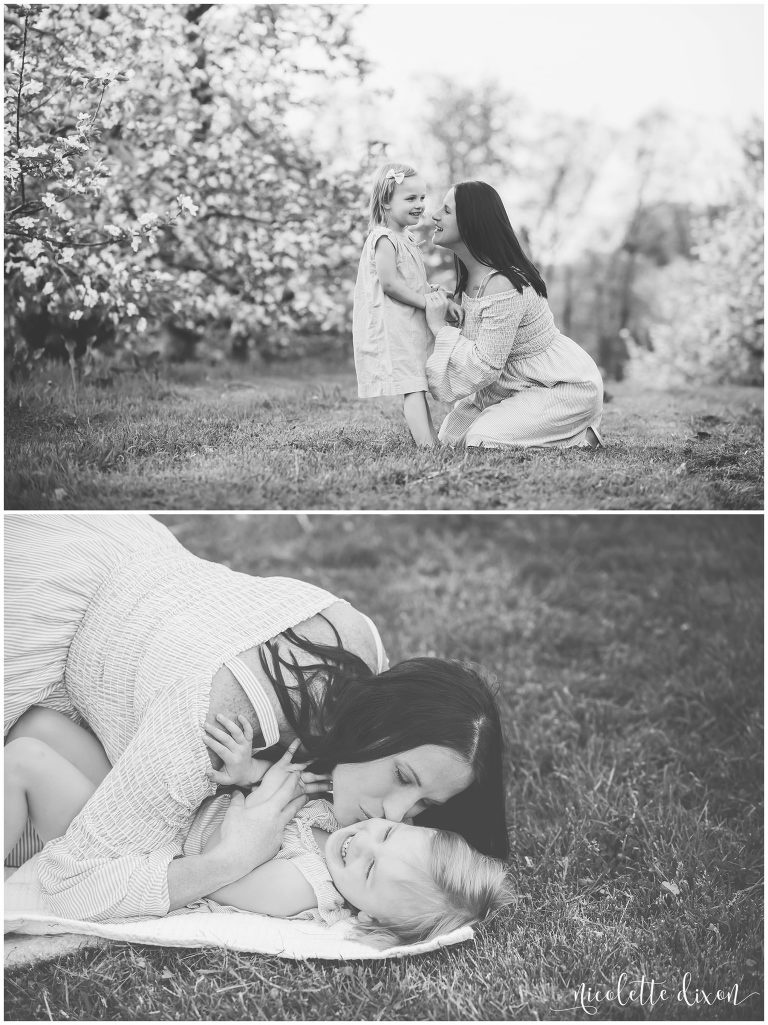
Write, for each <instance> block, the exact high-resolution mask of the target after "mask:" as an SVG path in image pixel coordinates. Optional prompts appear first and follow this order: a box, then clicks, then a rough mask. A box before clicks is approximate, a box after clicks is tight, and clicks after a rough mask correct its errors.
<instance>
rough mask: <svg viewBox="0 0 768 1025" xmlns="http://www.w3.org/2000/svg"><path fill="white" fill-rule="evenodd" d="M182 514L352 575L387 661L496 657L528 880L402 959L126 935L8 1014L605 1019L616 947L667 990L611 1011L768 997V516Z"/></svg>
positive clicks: (48, 974)
mask: <svg viewBox="0 0 768 1025" xmlns="http://www.w3.org/2000/svg"><path fill="white" fill-rule="evenodd" d="M165 520H166V522H168V524H169V525H170V526H171V527H172V529H173V530H174V531H175V532H176V534H177V536H178V537H179V538H180V540H181V541H182V542H183V543H184V544H186V545H187V546H188V547H189V548H191V549H192V550H193V551H195V552H197V553H198V554H200V555H202V556H204V557H206V558H213V559H219V560H221V561H224V562H226V563H228V564H229V565H235V566H236V567H237V568H240V569H244V570H247V571H251V572H258V573H266V574H283V575H296V576H300V577H303V578H305V579H307V580H310V581H312V582H316V583H321V584H323V585H324V586H326V587H328V588H329V589H331V590H332V591H333V592H334V593H336V594H339V595H340V596H345V597H347V598H349V599H350V600H351V601H353V602H354V603H355V604H356V605H357V606H358V607H359V608H360V609H362V610H364V611H366V612H367V613H369V614H370V615H372V616H373V617H374V618H375V619H376V621H377V622H378V624H379V626H380V628H381V630H382V633H383V636H384V639H385V643H386V645H387V648H388V651H389V654H390V657H391V658H392V660H393V661H395V660H398V659H400V658H403V657H406V656H408V655H413V654H417V653H430V654H435V653H439V654H441V655H445V656H448V657H467V658H471V659H474V660H477V661H480V662H482V663H483V664H484V665H485V666H486V667H488V669H489V670H491V671H492V672H494V673H495V675H496V677H497V680H498V685H499V693H500V705H501V710H502V717H503V722H504V731H505V737H506V766H507V772H508V788H507V793H508V817H509V827H510V838H511V843H512V857H511V861H510V872H511V875H512V878H513V880H514V882H515V886H516V891H517V893H518V894H519V897H518V902H517V906H516V907H514V908H512V909H510V910H509V911H508V912H505V913H504V914H503V915H501V916H499V917H498V918H497V919H496V920H495V921H493V922H491V923H490V924H488V925H486V926H484V927H482V928H481V929H480V930H479V932H478V936H477V939H476V941H475V942H473V943H471V944H466V945H462V946H461V947H457V948H453V949H450V950H446V951H444V952H441V953H439V954H432V955H427V956H423V957H417V958H413V959H408V960H405V961H401V962H385V963H377V962H363V963H359V964H354V965H346V966H345V965H341V964H334V963H321V962H307V963H291V962H283V961H280V960H279V959H277V958H272V957H264V956H259V955H243V954H234V953H227V952H225V951H221V950H165V949H161V948H153V947H129V946H124V945H120V944H115V943H110V944H108V945H107V946H106V947H104V948H101V949H97V950H95V951H94V950H90V951H80V952H76V953H73V954H72V955H70V956H68V957H62V958H60V959H59V960H57V961H54V962H50V963H47V964H44V965H36V966H34V967H33V968H29V969H18V970H12V971H9V972H6V980H5V987H6V992H5V1018H6V1020H18V1019H27V1020H30V1019H31V1020H42V1019H47V1018H49V1017H50V1018H52V1019H53V1020H71V1019H75V1020H83V1019H87V1020H99V1021H114V1020H136V1019H141V1020H164V1021H165V1020H171V1021H185V1020H192V1021H197V1020H215V1021H225V1020H264V1019H267V1020H289V1021H298V1020H313V1021H314V1020H333V1021H342V1020H343V1021H353V1020H363V1021H365V1020H416V1021H419V1020H453V1021H460V1020H509V1019H513V1020H525V1019H538V1020H570V1019H576V1020H581V1021H587V1020H590V1017H591V1016H588V1015H587V1014H585V1013H584V1012H583V1011H582V1010H581V1009H580V1008H579V1007H578V999H577V994H578V991H579V987H580V986H582V984H584V985H585V986H590V987H592V988H593V989H594V987H603V989H605V988H606V987H608V986H609V985H612V986H615V984H616V983H617V981H618V978H619V976H620V974H621V973H622V972H626V973H627V974H628V976H629V978H630V979H639V978H640V977H641V976H642V975H643V974H644V975H645V977H646V980H651V979H653V980H654V982H655V984H656V987H657V989H656V992H657V994H658V987H660V986H664V987H666V988H667V991H668V996H667V998H666V999H665V1000H664V1001H662V1002H657V1003H656V1005H655V1006H654V1007H653V1008H651V1007H649V1006H648V1004H647V1002H646V1003H645V1004H644V1005H643V1006H641V1005H640V1004H639V1002H638V1000H637V999H636V1000H635V1001H634V1002H632V1003H630V1004H628V1005H627V1006H623V1007H622V1006H620V1005H619V1004H618V1002H617V1001H616V1000H615V999H614V1000H606V1001H604V1002H600V1003H598V1004H597V1005H596V1007H597V1013H596V1014H595V1015H594V1017H596V1018H598V1019H601V1020H609V1019H610V1020H615V1019H625V1020H629V1019H644V1018H647V1019H656V1020H665V1019H678V1020H682V1019H688V1020H691V1019H694V1020H699V1019H701V1020H706V1019H708V1020H725V1019H732V1020H742V1021H743V1020H759V1019H762V1016H763V1004H762V986H763V980H762V965H763V956H762V932H763V918H762V892H761V881H762V864H763V846H762V845H763V813H762V781H763V768H762V735H761V726H762V711H763V693H762V680H763V666H762V651H763V646H762V623H763V610H762V562H763V560H762V534H763V523H762V516H758V515H755V516H739V515H730V516H726V515H721V516H714V517H703V516H653V517H648V516H630V515H623V516H612V515H608V516H600V517H598V516H557V515H556V516H526V515H520V516H503V515H502V516H494V515H491V516H482V517H481V516H461V515H438V516H431V517H424V516H418V515H399V516H384V517H381V516H377V517H371V516H363V515H354V514H340V515H338V516H323V515H316V516H311V517H304V516H287V515H283V516H229V517H220V518H215V519H213V520H211V519H210V518H209V517H200V516H190V515H186V516H185V515H177V516H169V517H166V518H165ZM686 972H688V973H690V984H689V987H688V993H689V998H690V999H693V996H694V994H695V992H696V991H699V993H700V994H701V993H702V992H705V993H706V994H707V995H708V996H709V997H710V998H712V999H713V1000H714V1003H712V1004H711V1005H707V1004H706V1003H703V1002H700V1003H699V1004H698V1005H696V1006H693V1007H688V1006H686V1004H685V1003H682V1002H678V1001H677V1000H676V999H675V996H676V994H677V992H678V991H679V989H680V987H681V986H682V984H683V978H684V975H685V973H686ZM734 985H738V987H739V991H738V999H739V1000H741V1001H743V1002H742V1003H740V1005H739V1006H734V1004H733V1003H728V1002H724V1001H722V1000H720V1001H718V1000H717V999H716V997H715V994H716V991H717V990H718V989H721V990H726V989H730V987H732V986H734ZM751 993H752V994H755V995H753V996H749V994H751Z"/></svg>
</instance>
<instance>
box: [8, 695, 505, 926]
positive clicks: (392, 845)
mask: <svg viewBox="0 0 768 1025" xmlns="http://www.w3.org/2000/svg"><path fill="white" fill-rule="evenodd" d="M47 714H48V716H58V715H59V713H56V712H47ZM61 719H62V720H63V723H64V722H65V723H66V726H65V727H64V728H65V730H66V731H67V733H68V734H71V731H73V730H79V731H80V732H81V733H82V735H83V740H82V744H83V748H84V749H89V748H94V745H95V746H96V747H100V745H98V741H97V740H96V739H95V738H94V737H93V735H92V734H90V733H88V732H87V731H85V730H81V729H80V727H78V726H75V725H74V724H73V723H72V722H71V720H68V719H66V718H65V717H64V716H61ZM218 721H219V725H220V726H221V727H225V728H224V729H221V728H215V727H208V726H207V727H206V728H207V729H208V732H209V736H208V737H206V738H205V742H206V744H207V745H208V747H209V748H211V750H213V751H215V752H216V753H218V754H219V755H220V757H221V758H222V760H223V762H224V765H223V768H222V770H220V771H215V770H211V773H210V775H211V778H212V779H213V780H216V781H225V782H227V783H235V784H242V785H246V786H247V785H249V784H251V783H253V782H255V781H256V780H261V781H262V782H264V781H266V779H267V777H269V783H270V788H272V787H273V786H274V785H276V784H277V783H278V782H279V781H280V779H281V778H285V776H286V774H293V776H294V777H295V779H296V781H297V783H298V782H299V780H300V779H304V780H308V781H309V782H308V783H303V784H302V789H307V790H308V789H315V788H316V787H317V786H319V785H320V784H319V783H316V782H315V781H316V780H319V779H320V777H315V776H314V775H313V774H312V773H306V772H302V770H303V769H304V766H303V765H301V764H299V765H296V764H293V765H292V764H290V763H289V759H290V757H291V755H292V753H293V751H295V749H296V747H297V745H298V742H295V743H294V744H293V745H291V748H289V750H288V752H287V755H286V756H284V757H283V758H282V759H281V760H280V761H279V762H277V763H276V764H274V765H271V766H270V765H269V763H266V762H264V761H261V760H257V759H254V758H253V757H252V755H251V741H252V737H253V733H252V730H251V728H250V724H249V723H248V721H247V720H246V719H244V718H241V725H240V726H239V725H238V724H236V723H234V722H233V721H231V720H229V719H227V718H225V717H222V716H220V717H219V720H218ZM63 723H62V725H63ZM46 736H47V737H48V739H52V736H53V734H52V733H51V731H50V729H48V731H47V733H46ZM72 750H74V749H72ZM102 754H103V752H102ZM80 757H81V752H80V751H79V752H78V754H77V758H78V760H79V759H80ZM100 758H101V755H100V754H98V753H97V756H96V762H97V763H98V760H99V759H100ZM92 775H93V773H92ZM95 789H96V782H94V781H93V780H91V779H89V778H88V776H86V775H85V774H84V773H83V772H81V771H80V770H79V769H78V768H77V767H76V765H75V764H73V762H72V761H69V760H68V759H67V758H66V757H64V755H62V754H61V753H60V752H58V751H56V750H54V749H53V747H52V746H50V745H49V744H46V743H45V742H44V741H42V740H40V739H39V737H31V736H23V735H21V736H20V735H19V732H17V733H16V736H15V738H14V739H13V740H11V742H10V743H9V744H8V745H7V747H6V748H5V809H6V810H5V848H6V852H7V851H8V850H9V849H10V847H12V846H13V844H14V843H15V841H16V839H17V837H18V835H19V834H20V832H21V830H22V828H23V827H24V824H25V822H26V819H27V816H28V817H29V818H30V819H31V821H32V823H33V825H34V826H35V828H36V829H37V831H38V832H39V833H40V835H41V838H42V839H43V840H44V841H47V840H50V839H52V838H53V836H58V835H61V834H62V833H63V832H64V831H65V830H66V828H67V826H68V825H69V822H71V820H72V819H73V818H74V817H75V815H77V814H78V812H79V811H80V809H81V808H82V807H83V805H84V804H85V802H86V801H87V800H88V798H89V797H90V795H91V793H93V791H94V790H95ZM229 801H230V795H229V794H226V793H224V794H218V795H216V796H215V797H210V798H208V799H207V800H206V801H204V802H203V804H202V805H201V807H200V809H199V810H198V812H197V814H196V816H195V819H194V821H193V823H192V826H191V828H190V831H189V833H188V835H187V837H186V840H185V842H184V854H185V855H194V854H201V853H203V852H204V851H205V850H208V849H210V848H212V847H215V846H216V844H217V843H218V840H219V832H220V828H221V823H222V821H223V819H224V816H225V815H226V812H227V808H228V807H229ZM510 900H511V897H510V893H509V890H508V886H507V883H506V880H505V872H504V866H503V864H502V863H501V862H500V861H496V860H494V859H492V858H488V857H486V856H485V855H482V854H479V853H478V852H476V851H474V850H473V849H472V848H471V847H470V846H469V844H467V843H466V841H464V840H463V839H462V838H461V837H460V836H458V835H457V834H454V833H448V832H443V831H439V830H434V829H423V828H421V827H417V826H412V825H409V824H407V823H396V822H389V821H387V820H386V819H368V820H366V821H364V822H357V823H354V824H353V825H351V826H346V827H344V828H341V829H340V828H339V825H338V822H337V821H336V819H335V817H334V815H333V807H332V805H331V804H330V803H329V802H328V801H325V800H313V801H309V802H308V803H307V804H306V805H305V806H304V807H303V808H302V809H301V810H300V811H299V812H298V814H297V815H296V816H295V817H294V819H293V820H292V821H291V822H290V823H289V824H288V826H287V827H286V829H285V832H284V834H283V841H282V845H281V848H280V851H279V852H278V854H277V856H276V857H275V858H274V859H273V860H272V861H269V862H267V863H266V864H264V865H260V866H259V867H258V868H256V869H254V870H253V871H251V872H249V873H248V874H247V875H246V876H244V877H243V878H242V879H239V880H237V881H236V882H234V883H230V884H229V885H227V886H224V887H222V888H221V889H219V890H217V891H215V892H214V893H212V894H210V895H209V896H208V897H206V898H204V899H203V900H201V901H197V902H195V903H194V904H191V905H189V907H190V908H192V909H194V910H200V909H203V908H205V909H208V910H210V911H216V912H219V911H224V912H227V911H228V912H233V911H250V912H256V913H260V914H268V915H274V916H277V917H281V918H291V917H296V918H314V919H317V920H319V921H323V922H326V923H328V924H332V923H334V922H336V921H340V920H341V919H344V918H349V917H352V915H353V913H354V912H355V911H356V912H357V926H358V929H359V930H360V931H362V932H364V933H366V934H367V935H368V937H369V939H370V940H372V941H373V942H375V943H380V944H385V945H390V944H391V943H393V942H401V943H402V942H405V943H411V942H417V941H419V940H425V939H429V938H431V937H433V936H437V935H440V934H441V933H444V932H447V931H449V930H451V929H455V928H457V927H458V926H460V925H463V924H467V923H470V922H474V921H479V920H481V919H483V918H485V917H486V916H487V915H488V914H489V913H490V912H492V911H494V910H495V909H497V908H499V907H501V906H503V905H505V904H508V903H509V902H510Z"/></svg>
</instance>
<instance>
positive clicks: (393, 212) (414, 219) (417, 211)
mask: <svg viewBox="0 0 768 1025" xmlns="http://www.w3.org/2000/svg"><path fill="white" fill-rule="evenodd" d="M426 196H427V193H426V189H425V187H424V182H423V181H422V180H421V178H420V177H419V176H418V175H417V174H414V175H412V176H411V177H410V178H404V179H403V183H402V185H395V191H394V192H393V193H392V198H391V199H390V201H389V202H388V203H383V204H382V205H383V207H384V209H385V210H386V212H387V221H388V223H389V224H391V225H393V226H396V227H400V228H406V227H411V228H412V227H415V226H416V225H417V224H418V223H419V221H420V220H421V217H422V214H423V213H424V200H425V199H426Z"/></svg>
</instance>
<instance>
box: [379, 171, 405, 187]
mask: <svg viewBox="0 0 768 1025" xmlns="http://www.w3.org/2000/svg"><path fill="white" fill-rule="evenodd" d="M390 180H391V181H393V182H395V184H397V185H402V184H403V181H404V180H405V171H396V170H395V169H394V167H390V169H389V170H388V171H387V173H386V174H385V175H384V181H385V182H387V181H390Z"/></svg>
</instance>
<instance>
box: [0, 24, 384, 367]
mask: <svg viewBox="0 0 768 1025" xmlns="http://www.w3.org/2000/svg"><path fill="white" fill-rule="evenodd" d="M355 13H356V11H355V9H353V8H345V7H340V6H330V7H324V6H321V5H302V6H289V5H278V6H271V5H262V6H255V7H218V6H215V5H174V6H171V5H147V6H135V5H125V6H122V5H120V6H118V5H106V4H104V5H61V6H55V7H54V6H51V7H35V6H33V5H26V6H13V7H10V8H7V9H6V36H5V46H6V119H5V124H6V136H5V142H6V169H5V184H6V225H5V227H6V287H7V291H8V294H9V296H10V302H9V303H8V304H7V306H6V337H7V338H9V339H11V340H12V344H13V348H14V352H15V354H16V357H17V358H18V359H22V360H23V359H25V358H27V356H28V353H29V348H30V345H31V346H32V347H34V348H39V347H41V346H43V345H45V344H46V343H48V342H50V341H51V340H52V339H53V338H55V337H57V336H59V337H61V336H63V337H64V338H65V339H68V340H69V341H70V343H71V342H72V340H73V339H74V340H75V341H78V342H80V344H83V343H85V342H95V341H99V340H103V339H104V338H105V337H108V336H113V337H114V338H115V340H116V341H117V342H119V343H121V344H122V345H123V346H128V347H130V346H131V345H133V344H134V343H135V341H134V340H135V338H136V337H137V335H139V336H140V335H141V334H142V333H143V332H145V331H147V330H148V329H149V332H150V334H152V333H153V329H154V328H156V327H157V325H158V324H160V323H161V322H165V321H170V322H171V323H172V324H175V325H176V326H178V327H181V328H184V329H186V330H187V331H192V332H196V333H197V334H198V335H199V336H200V337H201V338H204V339H206V340H207V341H208V343H209V345H210V344H211V339H218V340H219V343H220V344H223V345H224V346H225V347H231V346H232V345H234V346H235V348H237V349H239V350H240V351H241V352H242V351H243V350H247V349H248V348H249V347H252V346H255V347H259V348H262V349H269V348H273V349H274V348H276V347H280V346H281V345H285V343H286V338H287V331H288V330H289V329H290V330H293V331H297V330H298V331H301V330H304V331H314V332H318V331H320V332H322V331H324V330H330V329H331V328H333V327H335V326H336V325H335V322H334V312H335V306H334V302H333V299H332V297H331V294H330V293H331V292H332V289H333V282H334V280H335V279H336V278H337V276H338V274H339V271H340V268H341V267H346V261H347V260H349V259H350V258H351V255H352V252H354V253H355V254H357V251H358V248H359V247H358V241H359V240H358V239H357V235H358V234H359V233H360V229H359V227H358V225H357V222H356V219H355V217H354V216H353V211H354V210H355V207H356V206H357V205H359V203H360V189H361V186H360V168H359V167H358V166H355V165H354V163H352V164H351V166H350V167H349V169H348V170H347V171H346V172H344V171H341V172H338V171H337V172H336V173H334V174H333V175H329V174H326V173H325V172H324V169H323V167H322V165H321V162H320V160H319V159H318V158H317V157H316V156H314V155H313V153H312V150H311V148H310V147H308V146H306V145H305V144H304V140H303V139H302V137H301V133H300V132H294V131H292V130H291V125H290V120H291V113H292V111H293V110H294V109H296V108H298V107H301V108H302V109H303V110H304V111H306V110H308V109H311V108H312V106H313V105H315V104H317V103H319V102H321V98H322V85H323V83H324V82H325V81H327V80H329V79H332V78H333V77H334V76H338V75H358V76H362V75H364V73H365V63H364V61H363V59H362V56H361V54H360V53H359V52H358V51H357V50H356V48H355V47H354V46H353V44H352V43H351V41H350V25H351V23H352V20H353V18H354V16H355Z"/></svg>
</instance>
